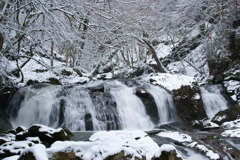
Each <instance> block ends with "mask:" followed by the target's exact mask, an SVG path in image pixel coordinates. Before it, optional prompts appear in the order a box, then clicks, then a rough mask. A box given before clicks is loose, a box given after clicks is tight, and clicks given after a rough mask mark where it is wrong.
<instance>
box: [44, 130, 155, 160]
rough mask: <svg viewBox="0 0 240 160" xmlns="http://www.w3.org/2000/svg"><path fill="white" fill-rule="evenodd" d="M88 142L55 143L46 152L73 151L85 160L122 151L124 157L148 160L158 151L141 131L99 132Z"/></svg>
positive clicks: (102, 157) (104, 156)
mask: <svg viewBox="0 0 240 160" xmlns="http://www.w3.org/2000/svg"><path fill="white" fill-rule="evenodd" d="M89 140H90V142H71V141H65V142H60V141H58V142H55V143H53V144H52V146H51V148H49V149H47V151H48V152H50V153H51V152H52V153H53V152H58V151H65V150H73V151H74V152H75V153H76V156H78V157H80V158H82V159H85V160H90V159H104V158H106V157H108V156H111V155H114V154H117V153H120V152H121V151H124V153H125V155H126V154H130V155H132V156H133V157H138V158H141V157H142V156H146V158H147V159H148V160H150V159H151V158H152V157H153V156H154V155H155V153H156V152H158V151H159V147H158V145H157V144H156V143H155V142H154V141H153V140H152V139H151V138H150V137H148V136H147V134H146V133H144V132H142V131H110V132H107V131H101V132H96V133H95V134H93V135H92V136H91V137H90V138H89Z"/></svg>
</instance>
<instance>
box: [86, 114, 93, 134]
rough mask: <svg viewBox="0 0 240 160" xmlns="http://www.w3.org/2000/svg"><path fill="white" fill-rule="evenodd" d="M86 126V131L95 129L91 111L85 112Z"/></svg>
mask: <svg viewBox="0 0 240 160" xmlns="http://www.w3.org/2000/svg"><path fill="white" fill-rule="evenodd" d="M85 128H86V131H92V130H93V121H92V115H91V114H90V113H86V114H85Z"/></svg>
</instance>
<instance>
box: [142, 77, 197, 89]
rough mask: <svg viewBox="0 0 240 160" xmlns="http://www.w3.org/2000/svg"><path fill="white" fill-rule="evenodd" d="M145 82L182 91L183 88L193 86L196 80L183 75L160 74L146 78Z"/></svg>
mask: <svg viewBox="0 0 240 160" xmlns="http://www.w3.org/2000/svg"><path fill="white" fill-rule="evenodd" d="M144 80H145V81H147V82H149V81H152V84H154V85H159V86H162V87H163V88H165V89H167V90H169V91H173V90H177V89H180V88H181V87H182V86H187V85H189V86H191V87H192V86H193V84H194V83H196V80H195V79H194V77H192V76H185V75H181V74H174V75H173V74H169V73H158V74H152V75H150V76H146V77H145V78H144Z"/></svg>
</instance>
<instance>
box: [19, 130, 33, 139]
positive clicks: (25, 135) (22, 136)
mask: <svg viewBox="0 0 240 160" xmlns="http://www.w3.org/2000/svg"><path fill="white" fill-rule="evenodd" d="M30 136H31V134H30V133H29V132H27V131H22V132H19V133H18V134H17V135H16V141H24V140H26V139H27V137H30Z"/></svg>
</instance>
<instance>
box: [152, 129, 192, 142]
mask: <svg viewBox="0 0 240 160" xmlns="http://www.w3.org/2000/svg"><path fill="white" fill-rule="evenodd" d="M157 135H158V136H160V137H167V138H171V139H173V140H175V141H178V142H181V143H182V142H191V141H192V138H191V136H189V135H187V134H183V133H180V132H173V131H165V132H160V133H158V134H157Z"/></svg>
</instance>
